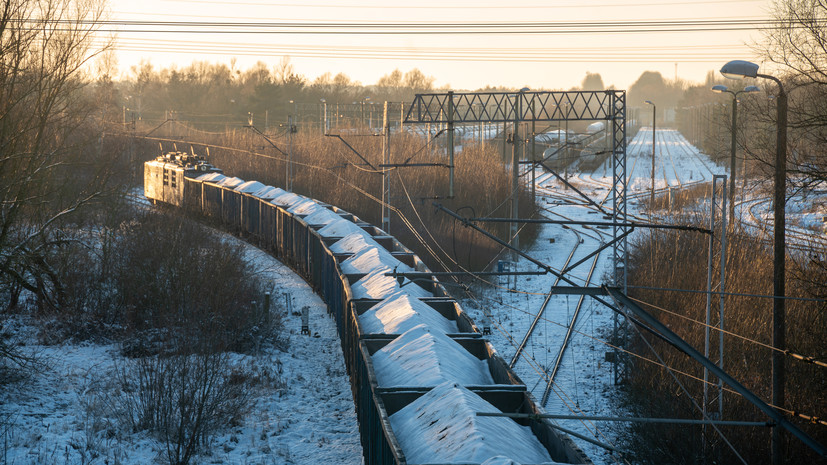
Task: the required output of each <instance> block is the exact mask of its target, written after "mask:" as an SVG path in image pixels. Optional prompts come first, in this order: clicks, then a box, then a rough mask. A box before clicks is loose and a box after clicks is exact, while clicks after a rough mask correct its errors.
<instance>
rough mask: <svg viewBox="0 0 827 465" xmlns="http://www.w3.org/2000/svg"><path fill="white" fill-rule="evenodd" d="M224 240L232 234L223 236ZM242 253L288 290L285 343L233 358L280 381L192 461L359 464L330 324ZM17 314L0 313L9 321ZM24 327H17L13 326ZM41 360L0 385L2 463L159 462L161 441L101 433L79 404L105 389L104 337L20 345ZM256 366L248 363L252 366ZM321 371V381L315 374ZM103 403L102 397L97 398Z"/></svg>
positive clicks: (313, 304)
mask: <svg viewBox="0 0 827 465" xmlns="http://www.w3.org/2000/svg"><path fill="white" fill-rule="evenodd" d="M227 240H230V241H235V240H236V239H234V238H232V237H231V236H227ZM246 254H247V258H248V260H249V261H250V262H251V263H253V264H254V265H255V268H256V270H257V272H258V273H259V274H260V276H261V278H262V279H263V280H264V281H265V282H267V283H270V284H271V285H272V289H273V298H274V299H281V300H282V301H283V299H284V296H283V294H284V293H287V294H290V295H292V298H293V310H294V313H293V314H285V315H282V317H283V320H282V322H283V330H282V337H283V338H284V339H285V340H286V342H287V344H286V346H287V348H286V349H285V352H281V351H279V350H278V349H274V348H270V349H262V350H261V352H260V353H259V354H256V355H239V354H233V355H232V361H233V363H235V364H239V365H246V366H249V367H251V368H252V369H256V370H260V371H261V372H267V371H270V372H273V373H278V374H280V378H281V381H283V383H284V384H283V385H280V386H279V385H275V386H272V389H260V390H259V391H257V392H256V394H255V398H254V403H253V405H252V406H251V409H250V412H249V413H248V415H247V416H246V418H245V419H244V421H243V423H242V424H241V425H239V426H234V427H230V428H228V429H226V430H224V431H223V432H221V434H219V435H218V436H217V437H216V438H215V439H214V440H213V442H212V447H211V451H210V453H209V454H206V455H203V456H201V457H198V458H197V460H196V463H221V464H225V463H227V464H229V463H233V464H318V463H328V464H354V465H356V464H361V463H363V460H362V448H361V445H360V443H359V433H358V426H357V422H356V414H355V412H354V407H353V399H352V396H351V392H350V382H349V380H348V377H347V374H346V371H345V367H344V358H343V356H342V351H341V346H340V343H339V338H338V335H337V333H336V325H335V322H334V321H333V319H332V318H331V317H330V316H329V315H328V314H327V311H326V307H325V305H324V303H323V302H322V301H321V299H320V298H319V297H318V296H317V295H316V294H315V293H313V291H312V289H311V288H310V287H309V286H308V285H307V284H306V283H305V282H304V281H303V280H302V279H301V278H299V277H298V276H297V275H296V274H294V273H293V272H292V271H291V270H290V269H289V268H287V267H285V266H284V265H282V264H281V263H279V262H278V261H277V260H275V259H274V258H272V257H271V256H269V255H267V254H265V253H264V252H262V251H260V250H258V249H256V248H253V247H251V246H249V247H247V248H246ZM305 306H307V307H309V308H310V330H311V333H312V334H313V335H312V336H306V335H301V334H300V329H301V317H300V311H301V308H302V307H305ZM10 324H12V325H19V324H20V322H19V321H18V322H4V326H5V327H6V329H7V330H8V327H9V325H10ZM17 329H19V330H26V328H25V327H24V328H19V327H18V328H17ZM24 349H25V350H27V351H30V352H33V353H34V352H39V353H40V354H41V355H42V356H43V359H44V360H46V361H48V366H47V367H46V369H45V370H44V371H43V372H41V373H37V374H36V375H35V376H34V377H33V378H32V379H30V380H27V381H24V382H19V383H13V384H10V385H7V386H5V387H4V390H3V392H2V393H1V394H0V433H2V442H0V456H2V457H3V463H4V464H6V463H8V464H104V463H110V464H111V463H120V464H125V465H128V464H148V463H154V462H157V463H164V461H163V457H164V452H163V450H162V446H161V445H160V444H159V443H158V442H156V441H155V440H153V439H152V438H151V437H149V435H148V434H146V433H140V432H139V433H131V434H125V435H119V436H118V437H108V436H107V435H106V434H105V431H107V429H106V428H105V429H103V430H102V431H99V432H95V431H96V428H95V427H96V426H99V425H96V424H95V421H96V420H95V418H94V416H92V415H90V414H88V413H87V411H88V410H87V409H86V408H85V407H86V406H87V405H88V404H92V403H94V401H95V400H96V399H97V398H98V397H96V396H95V394H98V393H100V392H101V389H106V386H107V385H109V384H108V381H107V380H108V378H110V373H111V370H112V369H113V368H114V367H115V365H116V364H117V363H120V362H122V361H123V358H122V357H121V356H120V355H119V353H118V348H117V347H116V346H114V345H94V344H65V345H60V346H46V347H44V346H37V345H27V346H25V347H24ZM256 367H257V368H256ZM320 380H324V382H319V381H320ZM97 408H104V409H105V406H103V407H101V406H97Z"/></svg>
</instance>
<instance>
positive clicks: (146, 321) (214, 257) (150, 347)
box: [115, 215, 278, 355]
mask: <svg viewBox="0 0 827 465" xmlns="http://www.w3.org/2000/svg"><path fill="white" fill-rule="evenodd" d="M120 240H121V244H122V246H121V251H120V260H119V262H118V269H117V271H116V273H115V275H116V282H115V286H116V287H117V289H118V290H119V295H120V299H121V300H120V307H121V308H122V311H123V315H124V316H123V318H124V325H125V326H126V328H128V331H129V335H130V341H129V342H128V343H127V344H126V347H127V348H128V347H132V349H133V350H128V352H130V353H132V354H134V355H141V354H145V353H155V352H157V351H158V349H157V347H158V346H159V345H160V346H164V347H165V348H166V350H172V351H176V350H178V349H176V348H173V347H169V343H171V342H175V341H179V342H182V343H183V344H184V347H192V346H193V345H194V344H193V343H192V341H193V340H207V341H210V343H211V344H212V346H213V347H216V348H223V349H226V350H234V351H239V352H247V351H250V350H252V349H253V348H255V347H257V346H259V345H260V344H261V342H262V341H263V340H268V339H269V340H272V338H273V337H274V336H275V334H274V333H275V328H277V327H278V321H275V320H274V319H273V318H275V317H274V316H273V315H272V314H271V313H270V312H269V311H268V309H264V308H263V307H262V305H261V304H256V303H254V302H256V301H258V302H261V300H262V299H261V292H260V286H259V283H258V281H257V279H256V278H255V275H254V274H253V272H252V270H251V267H250V266H249V265H248V264H247V263H246V262H245V261H244V255H243V254H242V253H241V250H240V249H239V247H240V246H239V245H232V244H228V243H227V242H225V241H222V240H221V239H220V238H219V237H217V236H216V235H215V234H214V233H212V232H210V231H208V230H206V229H205V228H203V227H201V226H200V225H198V224H196V223H193V222H190V221H187V220H185V219H179V218H176V217H168V216H163V215H147V216H146V217H144V218H143V219H142V221H141V222H140V223H133V224H132V225H131V227H130V228H129V229H128V230H126V231H124V234H123V235H122V237H121V239H120ZM170 333H174V334H176V335H177V336H176V338H173V339H170V338H168V337H165V336H166V335H167V334H170Z"/></svg>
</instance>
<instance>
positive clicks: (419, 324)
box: [144, 152, 591, 465]
mask: <svg viewBox="0 0 827 465" xmlns="http://www.w3.org/2000/svg"><path fill="white" fill-rule="evenodd" d="M144 194H145V196H146V197H147V198H148V199H149V200H151V201H152V202H153V203H163V204H168V205H172V206H175V207H178V208H181V209H184V210H188V211H190V212H193V213H196V214H199V215H203V216H205V217H208V218H212V219H213V220H215V221H217V222H220V223H222V224H223V227H224V228H226V229H228V230H230V231H233V232H237V233H241V234H242V235H244V236H246V237H247V238H249V239H250V240H251V241H257V242H258V243H259V244H260V246H261V247H262V248H264V249H266V250H268V251H269V252H271V253H272V254H274V255H275V256H277V257H278V258H279V259H280V260H281V261H283V262H284V263H286V264H288V265H290V266H291V267H292V268H293V269H294V270H295V271H296V272H297V273H299V274H300V275H301V276H302V277H303V278H304V279H305V280H306V281H307V282H308V283H309V284H310V285H311V286H312V287H313V288H314V290H315V291H316V292H318V293H319V295H320V296H321V297H322V298H323V299H324V301H325V302H326V304H327V308H328V311H329V313H330V314H331V315H332V316H333V318H334V319H335V321H336V326H337V330H338V334H339V337H340V340H341V345H342V351H343V354H344V358H345V365H346V367H347V370H348V373H349V375H350V380H351V389H352V394H353V399H354V403H355V408H356V412H357V418H358V421H359V433H360V440H361V443H362V447H363V451H364V462H365V464H367V465H374V464H396V465H405V464H410V465H414V464H443V463H444V464H447V463H452V464H485V465H492V464H503V465H504V464H522V465H528V464H547V463H581V464H589V463H591V462H590V461H589V459H588V458H587V457H586V456H585V454H584V453H583V452H582V450H581V449H580V448H579V447H577V445H576V444H575V443H574V442H573V441H572V440H571V439H570V438H569V437H568V436H566V435H565V434H562V433H561V432H560V431H559V430H558V429H555V428H554V427H553V426H552V425H551V423H549V422H548V420H544V419H540V418H537V417H531V418H518V419H512V418H510V417H507V416H478V415H477V413H480V412H484V413H494V414H498V413H505V414H510V413H522V414H537V413H541V410H540V408H539V407H538V406H537V404H536V402H535V400H534V398H533V396H532V395H531V394H530V393H529V392H528V391H527V389H526V386H525V385H524V384H523V382H522V381H521V380H520V379H519V378H518V377H517V375H516V374H515V373H514V372H513V371H512V370H511V369H510V368H509V367H508V364H507V363H505V361H504V360H503V359H502V358H501V357H500V356H498V355H497V352H496V351H495V350H494V348H493V347H492V346H491V344H490V343H489V342H488V341H487V340H486V339H485V338H484V337H483V334H482V332H481V331H480V330H479V328H478V327H477V325H476V324H475V323H474V322H473V321H472V320H471V318H469V316H468V315H467V314H466V313H465V312H463V310H462V308H461V307H460V305H459V304H458V302H457V301H456V300H455V299H453V298H451V297H450V296H449V294H448V293H447V292H446V291H445V289H444V288H443V286H442V285H441V284H440V283H439V281H438V280H436V279H435V278H434V277H433V276H432V277H430V278H427V279H420V278H419V276H421V274H417V277H416V278H415V279H414V280H410V279H408V278H407V277H404V273H406V272H419V273H430V271H429V270H428V268H427V267H426V266H425V264H424V263H423V262H422V261H421V260H420V259H419V257H417V256H416V255H415V254H414V253H413V252H411V251H410V250H409V249H408V248H406V247H404V246H403V245H402V244H400V243H399V242H398V241H397V240H396V239H395V238H394V237H392V236H389V235H388V234H387V233H386V232H385V231H382V230H381V229H379V228H377V227H375V226H372V225H370V224H368V223H365V222H363V221H361V220H360V219H359V218H357V217H356V216H354V215H352V214H350V213H348V212H346V211H343V210H341V209H339V208H337V207H335V206H331V205H326V204H324V203H322V202H319V201H316V200H313V199H310V198H307V197H304V196H301V195H298V194H295V193H292V192H288V191H285V190H283V189H281V188H278V187H273V186H267V185H264V184H262V183H260V182H257V181H246V182H245V181H244V180H241V179H238V178H235V177H230V176H226V175H225V174H224V173H223V172H222V171H221V170H220V169H217V168H216V167H214V166H212V165H210V164H208V163H206V162H205V161H204V160H203V159H202V158H200V157H197V156H195V155H193V154H185V153H177V152H173V153H168V154H166V155H163V156H161V157H158V158H157V159H155V160H152V161H148V162H146V163H145V165H144ZM483 332H484V331H483Z"/></svg>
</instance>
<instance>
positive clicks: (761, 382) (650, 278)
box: [624, 220, 827, 464]
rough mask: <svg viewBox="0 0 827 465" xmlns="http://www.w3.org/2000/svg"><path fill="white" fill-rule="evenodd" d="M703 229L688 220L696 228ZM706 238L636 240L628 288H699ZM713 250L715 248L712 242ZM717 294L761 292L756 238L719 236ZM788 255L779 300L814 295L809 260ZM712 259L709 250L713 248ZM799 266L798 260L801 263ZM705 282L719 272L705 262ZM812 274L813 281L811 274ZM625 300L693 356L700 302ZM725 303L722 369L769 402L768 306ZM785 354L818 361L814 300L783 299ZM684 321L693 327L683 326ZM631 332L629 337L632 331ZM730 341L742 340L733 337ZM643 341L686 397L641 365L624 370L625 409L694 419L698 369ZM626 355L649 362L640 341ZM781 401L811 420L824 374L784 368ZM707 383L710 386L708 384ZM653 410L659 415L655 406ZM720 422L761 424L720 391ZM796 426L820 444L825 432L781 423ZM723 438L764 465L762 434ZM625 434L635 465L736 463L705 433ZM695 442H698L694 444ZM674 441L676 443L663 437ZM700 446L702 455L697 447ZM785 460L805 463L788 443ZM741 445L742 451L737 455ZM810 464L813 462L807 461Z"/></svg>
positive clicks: (637, 430)
mask: <svg viewBox="0 0 827 465" xmlns="http://www.w3.org/2000/svg"><path fill="white" fill-rule="evenodd" d="M706 223H707V221H705V220H704V221H697V224H706ZM707 241H708V237H707V236H704V235H701V234H698V233H686V232H682V233H675V232H665V231H651V232H648V233H646V234H642V235H640V236H638V240H636V241H635V243H634V244H633V247H632V252H631V254H630V257H629V283H630V286H634V285H637V286H647V287H661V288H673V289H693V290H703V289H706V277H707V260H706V256H707ZM716 249H718V250H719V249H720V245H719V244H717V243H716ZM726 253H727V260H726V262H727V266H726V291H727V292H730V293H740V294H750V295H766V294H771V289H772V286H771V283H772V250H771V248H770V245H769V244H768V243H767V242H765V241H763V240H762V239H760V238H755V237H751V236H748V235H743V234H739V233H738V232H737V231H735V232H730V233H729V235H728V237H727V251H726ZM796 254H797V252H794V254H793V255H790V256H789V258H788V265H787V269H788V270H789V271H788V273H787V295H788V296H789V297H814V296H817V295H818V294H817V293H818V292H819V289H820V292H822V293H823V291H824V282H823V281H822V282H821V284H820V286H815V285H814V282H807V281H806V280H804V279H802V278H803V277H811V278H812V277H815V276H819V275H818V274H816V273H818V268H817V267H818V262H814V261H811V260H809V259H806V257H803V256H799V255H796ZM716 256H717V250H716ZM802 258H804V260H802ZM714 263H716V265H715V269H713V270H712V273H713V276H714V278H713V284H716V283H717V282H718V277H719V276H720V268H719V267H718V265H717V263H719V261H718V258H717V257H716V258H715V260H714ZM820 276H823V274H821V275H820ZM630 294H631V295H632V296H633V297H634V298H636V299H640V300H641V301H643V302H645V304H644V305H643V307H644V309H646V310H647V311H650V312H651V313H652V314H653V315H654V316H656V317H657V318H658V319H659V320H660V321H662V322H663V323H665V324H666V325H668V326H669V327H670V328H671V329H672V330H673V331H675V332H676V333H678V335H680V336H681V337H682V338H683V339H684V340H686V341H687V342H689V343H690V344H691V345H692V346H693V347H695V348H697V349H699V350H701V351H703V348H704V327H703V325H702V324H700V323H697V322H703V321H705V318H706V317H705V305H706V295H704V294H693V293H684V292H670V291H650V290H644V289H634V287H632V290H631V291H630ZM718 302H719V296H718V295H713V297H712V306H713V312H712V314H713V317H712V322H711V324H712V325H713V326H714V325H717V324H718ZM724 303H725V316H724V318H725V325H724V326H725V329H726V331H727V334H725V342H724V347H725V349H724V350H725V352H724V357H725V363H724V369H725V370H726V371H727V372H728V373H729V374H730V375H731V376H733V377H734V378H735V379H736V380H738V381H739V382H740V383H741V384H743V385H744V386H746V387H747V388H748V389H750V390H751V391H752V392H753V393H755V394H756V395H758V396H759V397H761V398H762V399H765V400H769V399H770V398H771V374H770V368H771V364H770V357H771V351H770V350H769V349H768V348H767V347H766V346H764V345H761V344H767V345H769V344H771V331H772V299H769V298H759V297H753V296H735V295H727V296H725V298H724ZM786 308H787V319H786V321H787V331H786V348H787V349H789V350H790V351H792V352H795V353H799V354H804V355H808V356H813V357H815V358H816V359H817V360H825V358H827V350H825V346H824V344H823V342H822V341H823V340H824V338H825V337H827V312H825V304H824V303H823V302H813V301H805V300H788V301H787V304H786ZM690 320H694V321H695V322H692V321H690ZM633 334H636V333H633ZM718 334H719V333H718V332H717V331H715V330H712V331H711V336H710V337H711V339H712V341H713V344H711V349H710V357H709V358H710V359H711V360H713V361H717V360H718V359H719V357H720V354H719V352H720V351H719V349H718V344H717V340H718ZM732 334H736V335H740V336H742V337H735V336H733V335H732ZM647 339H648V340H649V343H650V344H651V345H652V346H653V347H654V348H655V350H656V351H657V353H658V354H659V355H660V356H661V357H662V358H663V361H664V363H665V364H666V365H667V366H669V367H672V369H673V370H676V371H679V372H682V373H685V374H688V375H690V376H692V377H694V378H692V377H689V376H685V375H682V374H677V377H678V379H680V380H681V382H682V383H683V385H684V386H685V387H686V389H687V391H688V394H689V396H687V395H684V394H685V393H684V391H683V390H682V388H680V387H679V386H678V385H677V383H676V382H674V381H673V380H672V377H671V376H670V375H669V374H668V373H667V372H666V370H664V369H663V368H661V367H660V366H659V365H657V364H653V363H647V362H644V361H642V360H641V359H636V358H632V360H634V361H633V362H632V365H630V366H629V369H628V373H629V375H630V376H629V379H628V383H627V385H626V386H625V389H624V400H625V402H626V407H627V408H629V409H630V410H631V411H632V414H633V415H634V416H644V417H646V416H648V417H653V416H661V417H672V418H674V417H683V418H697V417H698V414H699V412H698V411H697V409H696V408H695V406H694V405H693V403H692V402H690V400H691V399H695V401H696V402H697V403H698V405H700V404H701V403H702V400H701V399H702V398H703V395H702V392H703V383H702V382H700V380H701V379H702V378H703V368H702V367H701V366H700V365H699V364H697V363H695V362H694V361H693V360H692V359H690V358H689V357H687V356H685V355H684V354H683V353H681V352H679V351H678V350H676V349H674V348H673V347H671V346H669V345H668V344H666V343H664V342H662V341H659V340H657V339H656V338H653V337H649V336H647ZM629 349H630V350H632V351H633V352H635V353H638V354H641V355H643V356H644V357H646V358H649V359H653V358H654V357H653V355H652V351H651V350H650V349H649V346H648V344H647V343H645V342H644V341H643V340H642V339H641V338H640V337H637V338H633V339H632V340H631V342H630V346H629ZM786 367H787V368H786V369H787V374H786V376H787V379H786V386H787V399H786V405H785V407H786V408H787V409H789V410H794V411H797V412H802V413H805V414H809V415H817V416H818V412H823V411H824V408H825V402H824V396H823V393H824V392H825V390H827V376H826V375H825V373H824V369H823V368H819V367H817V366H815V365H813V364H807V363H803V362H799V361H796V360H794V359H792V358H790V357H788V358H787V361H786ZM710 379H711V381H712V382H716V381H717V379H715V378H714V377H712V376H710ZM709 392H710V411H717V402H714V399H717V388H715V387H714V386H712V387H710V390H709ZM658 406H660V407H658ZM723 419H725V420H744V421H766V420H767V419H766V416H765V415H764V414H763V413H761V412H760V411H758V410H757V409H756V408H755V407H753V406H752V405H751V404H750V403H749V402H747V401H745V400H744V399H743V398H742V397H740V396H738V395H735V394H733V393H731V392H727V391H725V392H724V418H723ZM789 419H790V420H791V421H793V422H794V423H796V424H797V425H798V426H799V427H801V428H802V429H804V430H805V431H806V432H807V433H808V434H810V435H812V436H813V437H814V438H815V439H816V440H817V441H819V442H821V443H824V442H825V440H826V439H827V432H825V429H824V427H823V426H818V425H812V424H807V423H806V422H804V421H802V420H800V419H798V418H792V417H790V418H789ZM720 429H721V431H723V433H724V435H725V436H726V438H727V440H729V441H730V442H731V443H732V444H734V445H735V448H736V450H737V451H738V453H739V454H741V455H742V456H743V458H744V459H745V460H746V461H747V462H748V463H756V464H760V463H769V458H770V453H769V440H768V438H769V431H768V429H767V428H755V427H731V426H730V427H724V426H722V427H720ZM630 431H631V433H632V434H629V435H626V436H624V440H625V441H626V443H627V444H626V446H627V447H626V448H627V449H628V450H633V451H636V455H635V457H634V460H635V461H637V462H639V463H696V462H697V461H699V460H701V458H702V457H703V454H704V453H706V454H708V455H707V456H706V458H708V459H714V458H715V457H716V456H717V457H718V459H719V460H721V461H722V462H719V463H735V462H737V461H738V459H737V457H735V455H734V454H733V452H732V451H731V450H730V449H729V447H727V446H726V444H724V442H723V441H722V440H721V437H720V435H718V434H717V433H716V432H715V430H714V429H712V428H711V427H707V428H706V430H705V431H704V430H703V428H702V427H700V426H697V427H687V426H676V425H656V426H653V425H645V424H633V425H632V426H631V427H630ZM702 435H704V436H703V438H702ZM675 437H681V438H682V440H681V441H675V440H674V439H673V438H675ZM702 444H705V447H699V446H700V445H702ZM787 444H788V446H787V460H788V461H790V462H791V463H792V462H795V463H807V462H813V461H814V459H815V457H814V454H813V453H812V451H810V450H809V449H808V448H807V447H806V446H804V445H802V444H801V443H800V442H798V440H797V439H794V438H790V439H789V441H788V442H787ZM745 445H749V447H745ZM816 461H817V460H816Z"/></svg>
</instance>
